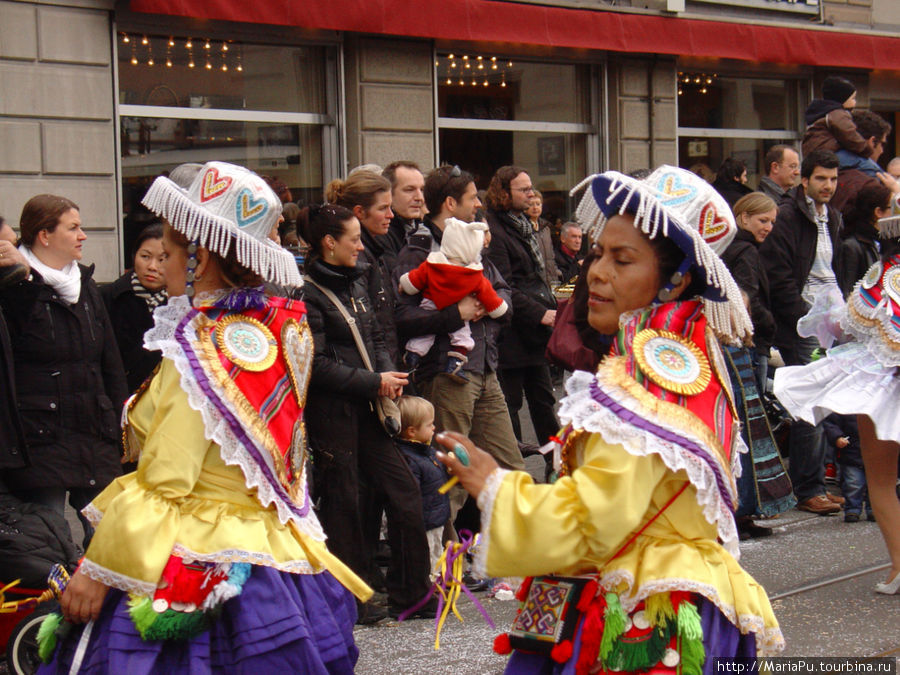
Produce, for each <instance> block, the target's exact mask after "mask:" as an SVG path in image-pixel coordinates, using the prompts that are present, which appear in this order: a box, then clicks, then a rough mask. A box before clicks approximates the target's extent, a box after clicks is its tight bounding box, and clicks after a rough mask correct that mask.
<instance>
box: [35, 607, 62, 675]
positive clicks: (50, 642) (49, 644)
mask: <svg viewBox="0 0 900 675" xmlns="http://www.w3.org/2000/svg"><path fill="white" fill-rule="evenodd" d="M61 623H62V614H60V613H59V612H51V613H50V614H48V615H47V616H45V617H44V620H43V621H42V622H41V627H40V628H38V634H37V643H38V656H39V657H40V659H41V661H43V662H44V663H50V659H51V658H53V652H54V651H56V629H57V628H59V624H61Z"/></svg>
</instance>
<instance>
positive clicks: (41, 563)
mask: <svg viewBox="0 0 900 675" xmlns="http://www.w3.org/2000/svg"><path fill="white" fill-rule="evenodd" d="M0 550H2V551H3V555H2V556H0V605H4V604H5V605H6V606H5V607H4V608H2V609H0V651H5V654H6V663H7V666H8V668H9V673H10V674H15V675H30V674H31V673H34V672H35V671H36V670H37V668H38V666H39V665H40V663H41V662H40V659H39V658H38V645H37V633H38V629H39V628H40V625H41V622H42V621H43V620H44V617H45V616H46V615H47V614H49V613H50V612H53V611H55V610H57V609H58V607H59V604H58V603H57V602H56V601H55V600H54V599H53V598H54V595H55V591H56V590H58V589H55V588H53V586H55V584H54V583H51V584H50V585H51V588H50V589H48V588H47V586H48V576H49V575H50V573H51V570H52V569H53V568H54V567H56V568H57V571H58V573H59V574H62V575H65V572H72V570H74V569H75V566H76V565H77V563H78V557H79V555H78V551H77V549H76V547H75V544H74V543H73V542H72V535H71V532H70V531H69V526H68V524H67V523H66V520H65V518H63V517H62V516H61V515H59V514H58V513H56V512H55V511H52V510H51V509H48V508H47V507H45V506H41V505H39V504H30V503H27V502H23V501H21V500H20V499H18V498H16V497H14V496H13V495H12V494H10V493H9V491H8V489H7V488H6V486H5V485H4V483H3V481H2V479H0ZM59 568H62V569H59Z"/></svg>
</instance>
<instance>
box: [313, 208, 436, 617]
mask: <svg viewBox="0 0 900 675" xmlns="http://www.w3.org/2000/svg"><path fill="white" fill-rule="evenodd" d="M299 221H300V226H301V231H302V233H303V236H304V238H305V239H306V241H307V242H309V244H310V247H311V248H310V252H309V257H308V258H307V260H306V278H305V283H304V285H303V300H304V302H305V303H306V310H307V321H308V322H309V327H310V330H311V332H312V336H313V340H314V342H315V350H316V351H315V358H314V360H313V371H312V377H311V379H310V384H309V394H308V398H307V403H306V408H305V411H304V419H305V420H306V426H307V432H308V435H309V447H310V449H311V453H312V457H313V493H314V496H315V499H316V501H317V502H318V509H319V519H320V520H321V522H322V527H323V528H324V530H325V533H326V534H327V535H328V542H329V548H330V550H331V551H332V552H334V553H335V554H336V555H337V556H338V557H339V558H340V559H341V560H343V561H344V562H345V563H347V564H348V565H349V566H350V567H351V568H352V569H353V571H354V572H356V573H357V574H359V575H361V576H363V577H364V578H367V579H371V578H372V567H373V565H374V561H373V560H372V559H371V558H372V556H371V554H370V553H371V552H370V550H369V547H367V546H366V545H365V540H364V536H363V525H362V522H363V517H364V514H363V513H362V511H361V502H360V480H364V481H366V483H367V484H368V485H369V486H374V487H376V488H377V489H380V490H381V491H382V492H383V496H384V499H385V506H386V512H387V521H388V540H389V542H390V546H391V560H390V565H389V567H388V574H387V580H386V581H387V593H388V602H389V603H390V612H391V614H392V615H393V616H397V615H399V614H400V613H401V612H403V611H404V610H406V609H408V608H410V607H411V606H413V605H415V604H416V603H417V602H418V601H419V600H421V599H422V598H423V597H424V596H425V594H426V593H427V592H428V589H429V576H428V575H429V571H430V565H429V561H428V543H427V540H426V538H425V524H424V521H423V519H422V500H421V495H420V493H419V486H418V485H417V483H416V480H415V477H414V476H413V475H412V473H411V472H410V470H409V467H408V466H407V464H406V461H405V460H404V459H403V457H402V455H401V454H400V452H399V451H398V450H397V449H396V448H395V447H394V444H393V443H392V442H391V439H390V437H389V436H388V435H387V433H386V432H385V431H384V429H383V428H382V426H381V423H380V422H379V420H378V416H377V414H376V413H375V411H374V408H373V404H374V403H375V401H376V400H377V398H378V396H379V395H382V396H390V397H392V398H396V397H397V396H399V395H400V393H401V390H402V388H403V386H404V385H406V384H407V378H406V375H405V374H404V373H399V372H394V371H393V366H392V363H391V361H390V358H389V357H388V354H387V351H386V349H385V347H384V339H383V337H382V333H381V328H380V327H379V325H378V321H377V319H376V318H375V312H374V308H373V307H372V303H371V301H370V299H369V295H368V288H367V285H366V281H365V275H366V271H367V270H366V269H365V267H364V265H363V264H362V263H360V264H357V258H358V257H359V254H360V252H361V251H362V250H363V246H362V243H361V239H360V225H359V220H357V218H356V217H355V216H354V215H353V213H352V212H351V211H349V210H348V209H346V208H344V207H342V206H336V205H333V204H325V205H322V206H319V205H314V206H311V207H309V208H308V209H304V210H303V211H302V212H301V214H300V219H299ZM323 289H327V290H328V291H330V292H331V293H332V294H333V295H335V296H336V297H337V299H338V300H339V301H340V302H341V304H342V305H343V306H344V307H345V308H346V311H347V312H348V313H349V314H350V316H351V317H352V318H353V320H354V321H355V323H356V326H357V327H358V329H359V332H360V334H361V337H362V340H363V343H364V345H365V348H366V352H367V353H368V358H369V361H370V363H371V364H372V366H373V368H374V369H375V371H374V372H373V371H370V370H369V369H368V368H366V366H365V363H364V361H363V358H362V356H361V354H360V352H359V350H358V349H357V346H356V341H355V340H354V338H353V333H352V331H351V330H350V327H349V326H348V324H347V321H346V320H345V319H344V317H343V316H342V314H341V312H340V311H339V310H338V308H337V306H336V305H335V304H334V303H333V302H332V300H331V299H330V298H329V297H328V293H326V292H325V291H324V290H323ZM429 610H430V616H434V607H433V606H432V607H429V606H426V608H425V609H424V610H419V611H418V612H416V615H417V616H422V615H424V616H428V615H429ZM385 615H386V613H385V612H384V610H383V608H378V607H376V606H374V605H373V604H372V603H368V604H366V605H363V606H361V607H360V614H359V622H360V623H372V622H374V621H377V620H379V619H381V618H384V617H385Z"/></svg>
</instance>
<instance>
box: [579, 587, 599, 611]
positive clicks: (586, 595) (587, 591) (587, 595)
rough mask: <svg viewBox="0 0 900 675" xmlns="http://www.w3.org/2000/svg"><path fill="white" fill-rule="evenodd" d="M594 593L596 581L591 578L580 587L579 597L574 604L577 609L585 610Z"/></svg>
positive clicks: (595, 593) (595, 591) (595, 592)
mask: <svg viewBox="0 0 900 675" xmlns="http://www.w3.org/2000/svg"><path fill="white" fill-rule="evenodd" d="M595 595H597V582H596V581H594V580H593V579H591V580H590V581H589V582H587V584H585V586H584V588H582V589H581V597H580V598H578V604H577V605H575V607H576V608H577V609H578V611H579V612H586V611H587V608H588V607H590V606H591V601H592V600H593V599H594V596H595Z"/></svg>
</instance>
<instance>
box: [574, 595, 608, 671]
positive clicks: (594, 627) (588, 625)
mask: <svg viewBox="0 0 900 675" xmlns="http://www.w3.org/2000/svg"><path fill="white" fill-rule="evenodd" d="M605 609H606V599H605V598H604V597H603V596H602V595H600V596H596V595H595V597H594V602H592V603H591V605H590V607H588V609H587V612H586V613H585V615H584V627H583V629H582V631H581V650H580V651H579V653H578V663H576V664H575V673H576V675H587V674H588V673H589V672H590V670H591V669H592V668H593V667H594V664H595V663H596V662H597V657H598V656H599V655H600V639H601V638H600V636H601V634H602V632H603V612H604V610H605Z"/></svg>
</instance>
